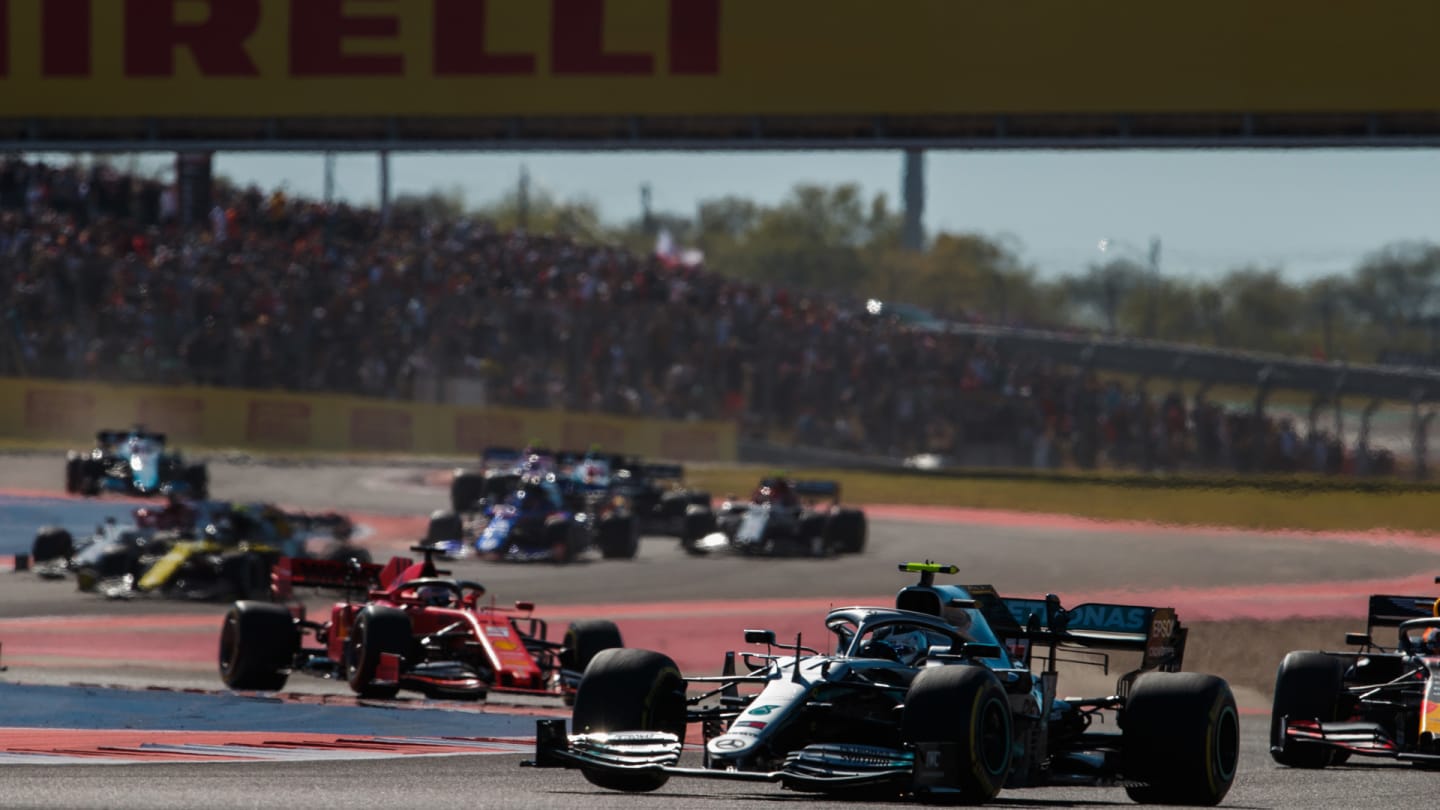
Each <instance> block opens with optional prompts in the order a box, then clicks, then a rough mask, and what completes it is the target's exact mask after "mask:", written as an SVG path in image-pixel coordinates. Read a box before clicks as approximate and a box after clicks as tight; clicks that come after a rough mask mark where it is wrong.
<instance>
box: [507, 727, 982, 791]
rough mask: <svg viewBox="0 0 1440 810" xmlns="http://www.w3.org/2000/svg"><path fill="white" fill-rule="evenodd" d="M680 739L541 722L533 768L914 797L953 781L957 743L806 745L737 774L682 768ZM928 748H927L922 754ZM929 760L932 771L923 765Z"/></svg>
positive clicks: (658, 733)
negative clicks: (771, 764) (891, 790)
mask: <svg viewBox="0 0 1440 810" xmlns="http://www.w3.org/2000/svg"><path fill="white" fill-rule="evenodd" d="M682 748H683V746H682V744H681V741H680V738H679V737H677V736H676V735H674V734H670V733H668V732H663V731H632V732H619V733H614V734H576V735H567V734H566V732H565V721H564V720H560V719H553V720H539V721H537V722H536V728H535V758H534V759H533V760H527V761H526V762H522V763H521V765H523V766H526V767H533V768H576V769H581V770H607V771H616V772H632V773H633V772H643V771H661V772H664V773H667V774H670V775H671V776H681V777H692V778H699V779H719V780H727V781H732V782H772V783H780V784H783V785H784V786H785V787H788V788H790V789H792V790H809V791H840V790H845V789H859V788H867V787H877V786H882V785H887V786H895V787H898V788H900V789H902V790H910V791H913V792H917V793H933V794H937V795H938V794H946V793H951V792H953V791H951V790H949V789H946V788H945V787H942V786H943V785H946V784H954V783H955V781H956V780H955V779H954V778H953V777H952V776H951V775H949V774H946V773H944V772H943V769H944V768H946V767H950V768H955V767H958V763H959V762H960V757H959V756H958V750H956V751H944V750H943V749H946V748H954V749H958V748H959V746H958V745H945V744H934V745H922V746H918V749H919V750H918V751H909V750H903V751H902V750H895V749H890V748H881V747H877V746H867V745H839V744H821V745H810V746H806V747H805V748H802V749H800V750H798V751H793V752H791V753H790V754H789V755H788V756H787V757H786V758H785V764H784V766H783V767H782V768H781V769H780V770H774V771H740V770H720V769H711V768H686V767H681V766H680V764H679V763H680V753H681V750H682ZM930 748H933V749H935V750H933V751H929V750H926V749H930ZM924 763H929V765H930V767H929V768H926V767H924Z"/></svg>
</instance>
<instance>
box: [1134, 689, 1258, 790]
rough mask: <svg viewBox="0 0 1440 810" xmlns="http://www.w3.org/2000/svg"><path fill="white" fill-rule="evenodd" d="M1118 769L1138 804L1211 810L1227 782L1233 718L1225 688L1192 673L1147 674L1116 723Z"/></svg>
mask: <svg viewBox="0 0 1440 810" xmlns="http://www.w3.org/2000/svg"><path fill="white" fill-rule="evenodd" d="M1120 724H1121V729H1122V730H1123V736H1122V743H1121V745H1122V748H1123V757H1122V763H1123V764H1122V768H1123V772H1124V777H1125V780H1126V781H1127V782H1141V783H1144V784H1141V785H1137V786H1133V787H1127V788H1125V792H1126V793H1128V794H1129V795H1130V798H1132V799H1134V800H1135V801H1137V802H1140V803H1142V804H1181V805H1200V806H1213V805H1217V804H1219V803H1220V801H1221V800H1222V799H1224V798H1225V794H1226V793H1229V792H1230V786H1231V785H1232V784H1233V783H1234V782H1235V770H1236V765H1237V764H1238V762H1239V758H1240V716H1239V714H1238V713H1237V712H1236V710H1235V696H1234V695H1233V694H1231V692H1230V685H1229V684H1227V683H1226V682H1225V681H1224V680H1222V679H1220V678H1217V677H1215V676H1214V675H1203V674H1201V673H1198V672H1147V673H1145V674H1144V675H1141V676H1140V677H1139V678H1137V679H1135V685H1134V686H1133V687H1131V689H1130V695H1129V697H1128V698H1127V699H1126V701H1125V709H1124V712H1123V713H1122V714H1121V717H1120Z"/></svg>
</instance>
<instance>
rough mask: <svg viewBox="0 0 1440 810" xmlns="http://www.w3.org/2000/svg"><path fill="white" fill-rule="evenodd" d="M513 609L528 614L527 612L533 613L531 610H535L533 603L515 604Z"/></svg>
mask: <svg viewBox="0 0 1440 810" xmlns="http://www.w3.org/2000/svg"><path fill="white" fill-rule="evenodd" d="M515 609H516V610H519V611H522V612H524V613H529V612H531V611H533V610H534V609H535V603H534V602H516V603H515Z"/></svg>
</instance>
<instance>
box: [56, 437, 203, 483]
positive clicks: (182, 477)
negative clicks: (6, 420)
mask: <svg viewBox="0 0 1440 810" xmlns="http://www.w3.org/2000/svg"><path fill="white" fill-rule="evenodd" d="M65 491H66V492H68V493H70V494H72V495H99V494H100V493H102V492H119V493H123V494H125V495H159V494H161V493H162V492H178V493H182V494H184V495H185V496H186V497H189V498H195V499H199V500H203V499H205V498H208V497H210V474H209V471H208V470H207V469H206V467H205V465H204V464H186V463H185V459H184V457H183V456H181V454H180V452H179V451H171V452H167V451H166V447H165V434H164V433H154V432H152V431H147V430H144V429H143V428H138V427H137V428H134V429H132V430H102V431H100V432H98V433H96V434H95V448H94V449H92V450H90V451H89V452H88V453H77V452H74V451H71V452H70V453H69V454H68V455H67V456H66V459H65Z"/></svg>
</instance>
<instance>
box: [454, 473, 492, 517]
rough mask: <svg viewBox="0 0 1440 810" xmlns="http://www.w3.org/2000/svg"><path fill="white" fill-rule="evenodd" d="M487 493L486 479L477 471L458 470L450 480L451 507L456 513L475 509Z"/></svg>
mask: <svg viewBox="0 0 1440 810" xmlns="http://www.w3.org/2000/svg"><path fill="white" fill-rule="evenodd" d="M484 494H485V479H484V478H483V477H481V476H479V475H476V474H475V473H468V472H457V473H455V477H454V478H453V479H451V481H450V509H451V511H453V512H455V513H456V514H459V513H462V512H469V511H472V510H474V509H475V505H476V504H477V503H479V502H480V498H481V496H482V495H484Z"/></svg>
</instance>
